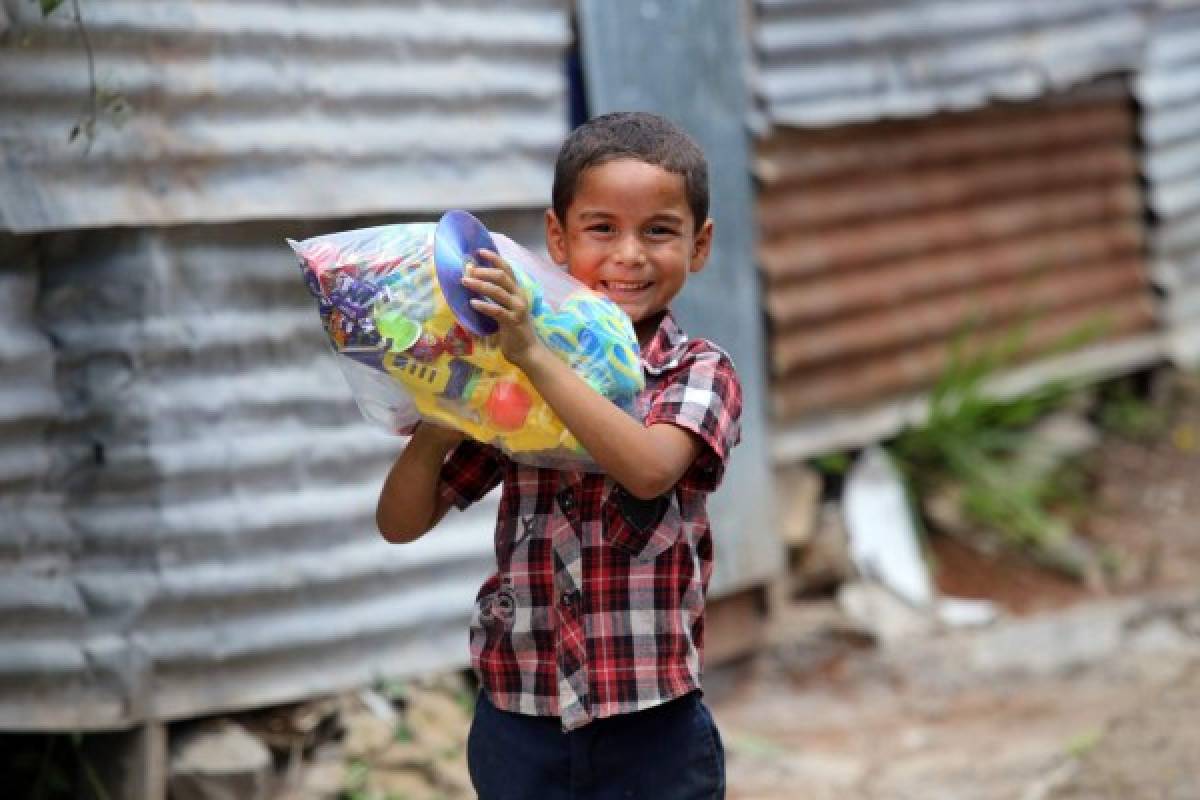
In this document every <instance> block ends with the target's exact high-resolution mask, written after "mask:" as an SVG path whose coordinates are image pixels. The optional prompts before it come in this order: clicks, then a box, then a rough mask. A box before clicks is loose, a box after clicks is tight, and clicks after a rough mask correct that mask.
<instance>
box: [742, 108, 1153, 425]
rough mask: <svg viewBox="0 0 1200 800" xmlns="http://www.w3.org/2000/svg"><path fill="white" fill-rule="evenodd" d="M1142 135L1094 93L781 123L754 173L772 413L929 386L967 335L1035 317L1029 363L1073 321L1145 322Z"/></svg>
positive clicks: (864, 402)
mask: <svg viewBox="0 0 1200 800" xmlns="http://www.w3.org/2000/svg"><path fill="white" fill-rule="evenodd" d="M1043 113H1044V118H1043V116H1042V114H1043ZM1010 126H1011V130H1012V135H1011V136H1010V135H1008V134H1009V130H1010ZM1134 126H1135V122H1134V119H1133V115H1132V113H1131V109H1130V104H1129V100H1128V97H1124V98H1121V97H1118V98H1116V99H1108V100H1099V99H1097V98H1096V97H1095V96H1094V94H1093V95H1090V96H1089V95H1088V93H1087V92H1083V93H1081V96H1080V97H1074V98H1062V97H1055V98H1051V99H1047V100H1046V101H1040V102H1038V103H1029V104H1015V105H1011V106H994V107H992V108H989V109H985V110H981V111H974V112H965V113H960V114H943V115H939V116H935V117H931V118H928V119H923V120H913V121H909V122H900V121H882V122H879V123H872V124H864V125H856V126H848V127H845V128H840V129H830V130H824V131H798V130H783V129H776V131H777V132H778V135H777V136H776V135H772V136H771V137H769V138H767V139H765V140H763V141H762V143H761V145H760V148H759V155H758V161H757V163H758V164H759V176H760V184H759V185H760V191H759V197H758V207H759V215H760V218H761V219H762V220H763V224H762V225H761V227H760V234H761V239H760V243H759V260H760V264H761V267H762V270H763V273H764V276H765V278H766V289H765V298H764V305H765V308H766V312H767V318H768V321H769V323H770V334H769V347H768V349H769V363H770V368H771V375H772V408H773V411H774V412H775V414H776V419H777V421H779V422H781V423H789V424H790V423H796V422H797V421H798V420H801V418H804V417H815V415H819V414H821V413H824V412H828V411H832V410H833V409H834V408H835V407H839V406H841V407H845V406H847V405H849V406H853V407H857V408H867V407H870V406H872V405H873V404H875V405H877V404H881V403H888V402H892V401H894V400H896V399H897V398H898V397H900V396H902V395H906V394H909V393H912V392H915V391H919V390H920V389H921V388H923V387H926V386H928V385H929V384H930V383H931V382H932V381H933V380H934V379H935V378H936V377H937V374H938V371H939V370H940V369H941V368H942V367H943V366H944V364H945V363H946V358H947V355H948V353H949V350H950V347H951V344H952V342H954V341H956V340H957V339H958V338H960V337H961V336H963V335H966V333H967V332H970V331H973V332H975V333H976V334H977V335H978V336H980V337H983V338H985V339H986V338H991V339H997V338H999V337H1001V335H1002V332H1003V331H1005V330H1013V329H1016V328H1020V327H1021V326H1022V325H1027V326H1028V327H1029V329H1030V332H1029V336H1030V340H1031V345H1030V347H1029V348H1028V352H1026V353H1025V354H1024V355H1025V357H1032V356H1034V355H1037V354H1038V353H1039V352H1042V350H1040V349H1039V348H1043V349H1044V348H1045V347H1048V346H1049V342H1050V338H1051V337H1052V336H1053V335H1055V332H1057V333H1058V334H1062V333H1065V332H1066V331H1067V330H1068V329H1067V328H1064V327H1063V325H1064V324H1065V323H1064V320H1074V321H1075V322H1076V323H1078V324H1084V323H1086V322H1088V321H1095V320H1106V319H1111V320H1112V324H1111V327H1109V328H1104V329H1103V330H1102V331H1097V332H1095V333H1094V335H1097V336H1099V335H1104V336H1106V337H1109V338H1112V337H1117V338H1118V339H1119V338H1120V337H1125V336H1129V335H1132V334H1136V333H1139V332H1142V331H1146V330H1148V329H1150V328H1151V327H1152V324H1153V313H1152V312H1153V308H1154V304H1153V300H1152V295H1151V292H1150V285H1149V283H1150V282H1149V275H1148V269H1147V267H1146V263H1145V258H1144V253H1143V247H1144V241H1145V234H1144V231H1143V225H1142V213H1143V212H1142V208H1143V207H1142V197H1141V194H1140V192H1139V187H1138V164H1137V161H1136V156H1135V153H1134V151H1133V146H1132V145H1133V141H1134V138H1133V133H1134V129H1135V127H1134ZM939 148H944V149H941V150H939ZM850 154H853V155H850ZM781 165H791V166H789V167H783V166H781ZM764 166H765V167H766V168H765V169H764ZM1083 344H1086V342H1084V343H1083ZM797 424H798V423H797Z"/></svg>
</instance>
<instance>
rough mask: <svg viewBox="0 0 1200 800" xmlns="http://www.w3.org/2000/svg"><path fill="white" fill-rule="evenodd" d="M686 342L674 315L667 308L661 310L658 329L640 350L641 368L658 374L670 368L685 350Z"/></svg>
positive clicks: (676, 362)
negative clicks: (648, 342) (661, 314)
mask: <svg viewBox="0 0 1200 800" xmlns="http://www.w3.org/2000/svg"><path fill="white" fill-rule="evenodd" d="M687 343H688V337H687V334H686V333H684V332H683V329H682V328H680V327H679V323H678V322H676V321H675V317H674V315H672V314H671V312H670V311H669V310H667V311H663V316H662V319H661V320H660V321H659V323H658V330H656V331H655V332H654V337H653V338H651V339H650V344H648V345H646V348H645V349H644V350H642V368H643V369H645V370H646V371H647V372H649V373H650V374H651V375H659V374H661V373H662V372H663V370H667V369H672V368H673V367H675V366H676V365H677V364H678V363H679V358H680V356H682V355H683V354H684V352H685V351H686V350H687Z"/></svg>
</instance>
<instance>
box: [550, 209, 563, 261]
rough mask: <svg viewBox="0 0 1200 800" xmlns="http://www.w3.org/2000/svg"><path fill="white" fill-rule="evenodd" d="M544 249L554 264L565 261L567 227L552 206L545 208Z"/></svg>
mask: <svg viewBox="0 0 1200 800" xmlns="http://www.w3.org/2000/svg"><path fill="white" fill-rule="evenodd" d="M546 251H547V252H548V253H549V254H550V258H552V259H553V260H554V263H555V264H559V265H565V264H566V263H567V229H566V226H564V225H563V224H562V222H560V221H559V219H558V215H557V214H555V213H554V209H553V208H547V209H546Z"/></svg>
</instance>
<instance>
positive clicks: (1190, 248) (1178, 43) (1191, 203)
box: [1135, 0, 1200, 366]
mask: <svg viewBox="0 0 1200 800" xmlns="http://www.w3.org/2000/svg"><path fill="white" fill-rule="evenodd" d="M1178 5H1180V6H1183V5H1190V6H1191V8H1190V9H1188V8H1182V7H1180V8H1174V9H1168V10H1164V11H1163V12H1162V13H1161V14H1160V15H1158V17H1157V18H1156V19H1155V22H1154V25H1153V27H1152V29H1151V32H1150V41H1149V44H1148V46H1147V48H1146V59H1145V63H1144V65H1143V67H1142V69H1141V70H1140V72H1139V73H1138V76H1137V81H1136V84H1135V85H1136V89H1137V95H1138V99H1139V101H1140V102H1141V106H1142V125H1141V134H1142V146H1143V148H1144V153H1143V156H1142V167H1143V171H1144V175H1145V178H1146V187H1147V199H1148V202H1149V205H1150V209H1151V210H1152V211H1153V213H1154V226H1153V228H1152V234H1151V245H1152V250H1153V269H1154V275H1155V280H1156V281H1157V282H1158V283H1159V285H1160V286H1162V288H1163V289H1164V290H1165V295H1166V297H1165V300H1166V302H1165V303H1164V309H1163V311H1164V318H1165V322H1166V324H1167V326H1168V328H1169V332H1170V351H1171V353H1172V355H1173V356H1174V357H1175V358H1176V359H1177V360H1178V361H1180V362H1181V363H1183V364H1185V365H1188V366H1197V365H1200V7H1197V6H1200V3H1196V2H1194V0H1191V2H1188V3H1181V4H1178Z"/></svg>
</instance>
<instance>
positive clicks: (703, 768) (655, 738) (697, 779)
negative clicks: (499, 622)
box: [467, 691, 725, 800]
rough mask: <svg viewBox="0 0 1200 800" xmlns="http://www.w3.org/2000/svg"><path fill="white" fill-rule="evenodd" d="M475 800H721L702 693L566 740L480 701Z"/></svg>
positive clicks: (717, 746)
mask: <svg viewBox="0 0 1200 800" xmlns="http://www.w3.org/2000/svg"><path fill="white" fill-rule="evenodd" d="M467 766H468V767H470V770H471V782H472V783H474V784H475V791H476V792H478V793H479V800H610V799H611V800H618V798H619V799H620V800H721V798H724V797H725V750H724V748H723V747H722V745H721V736H720V734H719V733H717V726H716V725H715V724H714V723H713V719H712V715H711V714H709V713H708V709H707V708H706V707H705V705H704V703H703V701H702V700H701V699H700V692H698V691H696V692H692V693H691V694H689V695H685V696H684V697H680V698H677V699H675V700H672V701H670V702H669V703H664V704H663V705H661V706H657V707H655V708H651V709H647V710H646V711H638V712H636V713H633V714H620V715H618V716H615V717H609V718H607V719H600V720H596V721H595V722H591V723H589V724H587V725H585V726H583V727H582V728H579V729H577V730H573V731H570V732H568V733H563V731H562V727H561V725H560V723H559V721H558V719H557V718H556V717H534V716H528V715H525V714H513V713H510V712H508V711H501V710H499V709H498V708H496V707H495V706H494V705H492V703H491V701H490V700H488V697H487V693H486V692H480V693H479V700H478V701H477V702H476V705H475V719H474V721H473V722H472V723H471V734H470V736H469V737H468V738H467Z"/></svg>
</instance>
